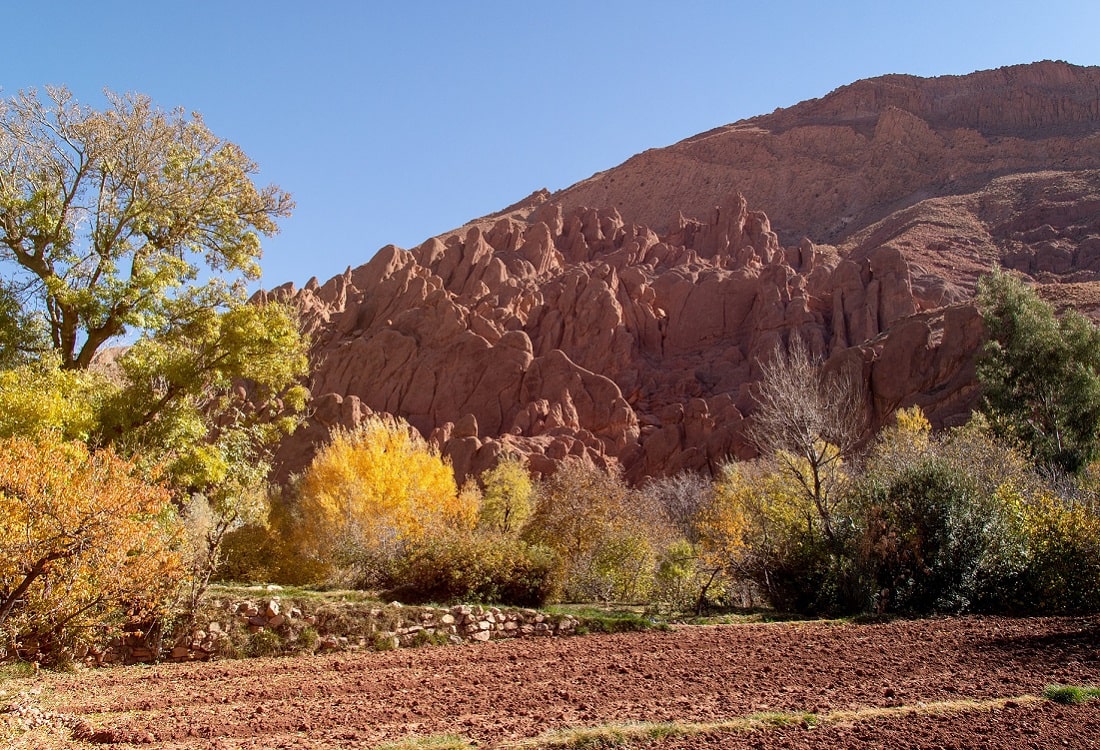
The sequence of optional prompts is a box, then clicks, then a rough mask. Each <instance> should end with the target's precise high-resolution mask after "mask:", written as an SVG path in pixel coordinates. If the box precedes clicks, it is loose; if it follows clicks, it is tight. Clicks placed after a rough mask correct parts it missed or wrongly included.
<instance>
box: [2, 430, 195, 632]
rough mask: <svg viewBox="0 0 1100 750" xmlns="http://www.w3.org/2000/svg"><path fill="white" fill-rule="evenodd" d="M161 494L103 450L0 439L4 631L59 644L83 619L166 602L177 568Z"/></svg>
mask: <svg viewBox="0 0 1100 750" xmlns="http://www.w3.org/2000/svg"><path fill="white" fill-rule="evenodd" d="M171 500H172V498H171V495H170V493H169V492H168V490H166V489H164V488H163V487H160V486H157V485H153V484H149V483H148V482H146V481H144V480H143V479H142V478H141V477H140V476H139V475H138V474H137V473H136V471H135V469H134V466H133V464H132V463H131V462H129V461H125V460H123V459H121V458H119V457H118V456H116V455H115V454H114V453H113V452H111V451H109V450H103V451H99V452H96V453H90V452H89V451H88V449H87V448H86V447H85V446H84V445H83V444H82V443H62V442H58V441H56V440H51V439H49V438H48V437H45V438H40V439H38V440H29V439H26V438H6V439H3V440H0V632H2V633H3V634H4V635H5V636H6V640H9V641H10V640H11V639H13V638H24V637H33V638H35V639H36V640H38V641H40V642H42V641H49V642H51V643H54V644H62V645H63V644H64V643H65V642H66V641H67V640H71V639H72V638H73V637H74V636H76V635H79V634H80V633H82V632H87V630H88V628H90V627H91V626H94V625H102V624H106V623H109V622H112V621H118V620H119V619H121V616H122V615H124V614H126V613H127V612H130V613H132V614H140V615H151V614H153V613H154V611H156V610H158V609H159V608H160V607H161V606H162V605H164V604H165V603H167V601H168V600H169V599H170V598H171V596H172V595H173V594H174V593H175V592H176V591H177V590H178V588H177V587H178V584H179V581H180V579H181V578H182V575H183V571H182V568H181V565H180V557H179V554H178V551H177V549H176V548H177V546H178V542H179V538H180V525H179V521H178V519H177V517H176V512H175V509H174V507H173V505H172V502H171ZM5 645H7V644H5Z"/></svg>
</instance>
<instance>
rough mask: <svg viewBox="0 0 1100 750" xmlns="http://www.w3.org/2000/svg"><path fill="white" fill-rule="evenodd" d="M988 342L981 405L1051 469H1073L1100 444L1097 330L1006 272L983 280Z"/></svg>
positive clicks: (981, 363) (999, 428) (981, 366)
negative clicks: (1058, 309) (1061, 311)
mask: <svg viewBox="0 0 1100 750" xmlns="http://www.w3.org/2000/svg"><path fill="white" fill-rule="evenodd" d="M978 306H979V308H980V309H981V313H982V318H983V319H984V321H985V325H986V329H987V332H988V340H987V342H986V345H985V347H984V349H983V350H982V353H981V355H980V357H979V360H978V365H977V374H978V381H979V382H980V383H981V386H982V402H981V408H982V411H983V412H984V413H985V414H986V415H987V416H988V418H989V420H990V424H991V426H992V427H993V429H994V431H995V432H996V433H997V434H998V435H1000V436H1002V437H1008V438H1013V439H1016V440H1019V441H1020V442H1021V443H1022V444H1023V445H1024V446H1025V447H1026V449H1027V450H1028V451H1029V452H1030V453H1031V456H1032V459H1033V460H1034V461H1035V462H1036V463H1037V464H1039V465H1040V466H1041V467H1043V468H1046V469H1054V470H1062V471H1066V472H1070V473H1075V472H1077V471H1078V470H1080V469H1081V468H1082V467H1084V466H1085V465H1087V464H1088V463H1089V462H1090V461H1091V460H1092V459H1093V458H1095V457H1096V456H1097V452H1098V448H1100V329H1097V327H1096V326H1095V325H1093V324H1092V323H1091V322H1090V321H1089V320H1088V319H1087V318H1085V317H1084V316H1083V315H1081V314H1080V313H1077V312H1076V311H1073V310H1070V311H1067V312H1066V313H1064V314H1063V315H1062V316H1061V317H1059V316H1057V315H1055V313H1054V309H1053V308H1052V307H1051V306H1050V304H1048V303H1047V302H1044V301H1043V300H1042V299H1040V297H1039V295H1038V294H1036V292H1035V291H1034V290H1033V289H1031V288H1029V287H1027V286H1025V285H1024V283H1023V282H1021V281H1020V280H1019V279H1017V278H1015V277H1013V276H1010V275H1009V274H1006V273H1004V272H1001V271H994V272H993V273H992V274H990V275H988V276H985V277H983V278H982V279H981V280H980V281H979V282H978Z"/></svg>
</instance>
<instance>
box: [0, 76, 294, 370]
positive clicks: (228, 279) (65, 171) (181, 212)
mask: <svg viewBox="0 0 1100 750" xmlns="http://www.w3.org/2000/svg"><path fill="white" fill-rule="evenodd" d="M46 93H47V96H46V98H45V100H44V101H43V100H42V99H40V98H39V96H38V95H37V93H36V92H33V91H31V92H23V93H20V94H19V95H18V96H16V97H14V98H13V99H10V100H8V101H5V102H0V262H3V263H4V264H5V266H6V267H7V271H8V272H7V273H6V277H7V278H6V281H7V287H8V288H7V289H6V290H5V291H6V294H5V296H15V297H17V298H18V299H20V301H21V302H22V306H23V309H24V311H30V312H33V313H35V314H36V315H37V316H39V319H40V320H41V322H42V323H43V324H44V326H43V327H44V330H45V333H46V336H45V342H43V341H42V340H41V339H40V337H37V336H27V337H24V339H23V340H22V341H21V342H20V344H21V345H22V346H25V347H40V346H41V345H42V344H43V343H45V344H46V345H47V346H48V347H49V348H51V349H53V350H54V351H56V352H57V353H58V355H59V357H60V360H61V363H62V366H63V367H65V368H67V369H73V368H86V367H88V365H89V364H90V363H91V362H92V358H93V357H94V356H95V354H96V352H97V351H99V350H100V349H101V348H102V347H103V345H104V344H105V343H107V342H108V341H110V340H111V339H113V338H116V337H119V336H122V335H124V334H127V333H133V332H143V331H161V330H164V329H166V328H172V327H173V326H175V325H177V324H184V323H186V322H187V321H188V320H189V318H190V317H191V315H192V314H193V313H194V311H195V310H197V309H209V308H218V307H224V306H226V305H230V304H233V303H235V302H239V301H241V300H242V298H243V295H244V286H243V283H242V282H243V281H245V280H250V279H256V278H258V277H259V272H260V271H259V265H258V259H259V256H260V240H259V236H260V235H261V234H264V235H270V234H273V233H274V232H275V231H276V230H277V226H276V223H275V220H276V219H277V218H278V217H281V216H286V215H287V214H289V212H290V210H291V208H292V207H293V203H292V201H291V199H290V196H289V195H288V194H287V193H285V192H283V191H282V190H280V189H279V188H278V187H275V186H268V187H265V188H258V187H257V186H256V185H255V184H254V183H253V181H252V177H253V175H255V174H256V172H257V171H258V168H257V166H256V164H255V163H254V162H253V161H252V160H251V159H249V158H248V157H247V156H246V155H245V154H244V152H243V151H242V150H241V149H240V148H239V147H237V146H236V145H234V144H233V143H230V142H229V141H226V140H224V139H222V138H219V137H218V136H216V135H214V134H213V133H212V132H210V130H209V129H208V128H207V127H206V125H205V124H204V122H203V120H202V118H201V117H200V116H199V115H197V114H192V115H190V116H187V115H186V114H185V113H184V112H183V111H182V110H178V109H177V110H173V111H171V112H165V111H162V110H160V109H158V108H157V107H155V106H154V105H153V103H152V102H151V101H150V100H149V98H148V97H145V96H141V95H137V94H127V95H118V94H113V93H110V92H108V93H107V101H108V106H107V107H106V108H105V109H104V110H102V111H99V110H96V109H92V108H89V107H86V106H82V105H80V104H78V103H76V102H75V101H74V100H73V97H72V95H71V94H70V93H69V91H68V90H66V89H64V88H52V87H51V88H47V90H46ZM13 317H16V318H17V317H18V316H11V315H8V316H4V317H3V319H4V320H9V321H10V320H12V319H13ZM9 338H10V336H9ZM0 341H3V340H2V339H0ZM5 343H7V342H5Z"/></svg>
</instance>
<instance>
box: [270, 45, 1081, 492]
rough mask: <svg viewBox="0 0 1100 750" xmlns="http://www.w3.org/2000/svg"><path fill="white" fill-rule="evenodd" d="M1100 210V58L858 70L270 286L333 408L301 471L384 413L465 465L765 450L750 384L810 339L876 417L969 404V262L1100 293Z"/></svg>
mask: <svg viewBox="0 0 1100 750" xmlns="http://www.w3.org/2000/svg"><path fill="white" fill-rule="evenodd" d="M592 206H602V207H595V208H594V207H592ZM677 207H678V208H680V209H681V210H680V211H673V210H672V209H673V208H677ZM761 209H763V210H761ZM765 212H766V213H765ZM769 216H770V217H773V218H775V217H779V220H778V221H777V227H776V228H775V229H773V226H772V221H771V220H769ZM1098 216H1100V69H1098V68H1076V67H1073V66H1069V65H1065V64H1061V63H1039V64H1036V65H1032V66H1021V67H1017V68H1006V69H1002V70H997V71H986V72H982V73H975V74H973V75H970V76H962V77H951V78H938V79H920V78H913V77H908V76H887V77H884V78H879V79H873V80H870V81H862V82H859V83H856V84H853V85H851V86H847V87H844V88H842V89H839V90H838V91H836V92H834V93H832V94H830V95H829V96H826V97H824V98H823V99H820V100H814V101H810V102H805V103H803V104H799V105H797V106H795V107H791V108H789V109H786V110H780V111H777V112H776V113H774V114H772V115H768V116H765V117H759V118H754V119H752V120H748V121H744V122H741V123H736V124H734V125H730V126H727V127H724V128H719V129H718V130H715V131H712V132H710V133H706V134H703V135H700V136H697V137H695V138H691V139H688V140H687V141H684V142H682V143H680V144H676V145H675V146H672V147H670V148H667V149H659V150H654V151H648V152H646V153H644V154H642V155H639V156H637V157H634V158H633V159H631V160H629V161H628V162H626V163H625V164H623V165H622V166H620V167H617V168H615V169H613V170H609V171H608V172H604V173H601V174H599V175H596V176H595V177H593V178H591V179H590V180H586V181H585V182H582V183H580V184H578V185H576V186H574V187H572V188H569V189H567V190H564V191H562V192H560V193H558V194H556V195H550V194H547V193H545V192H540V193H536V194H533V195H532V196H530V197H529V198H528V199H526V200H524V201H521V202H519V203H517V204H515V205H514V206H512V207H510V208H509V209H506V210H505V211H503V212H501V213H500V214H497V215H494V216H492V217H486V218H485V219H481V220H478V221H475V222H472V223H471V224H470V225H468V226H467V227H464V228H462V229H460V230H458V231H456V232H455V233H452V234H448V235H444V236H441V237H438V238H433V239H430V240H428V241H427V242H425V243H424V244H423V245H421V246H420V247H417V248H415V249H413V250H410V251H406V250H401V249H398V248H396V247H393V246H389V247H386V248H383V249H382V250H380V251H379V252H378V253H377V254H376V255H375V257H374V258H373V259H372V260H371V261H370V262H369V263H367V264H365V265H362V266H360V267H358V268H355V269H349V270H348V271H347V272H345V273H344V274H343V275H341V276H337V277H335V278H333V279H330V280H329V281H327V282H326V283H325V284H323V285H321V284H318V283H317V282H316V280H313V281H311V282H310V283H309V284H307V285H306V287H305V288H303V289H301V290H296V289H294V288H293V287H292V286H290V285H287V286H284V287H280V288H278V289H275V290H272V291H271V292H267V293H265V296H270V297H273V298H278V299H288V300H291V301H293V302H294V303H295V304H296V305H298V306H299V307H300V308H301V310H302V311H303V316H304V321H305V327H306V330H307V332H308V333H309V334H310V335H311V336H312V339H313V362H314V369H313V382H312V390H313V393H314V397H315V402H314V414H313V417H312V419H311V422H310V424H308V425H307V427H306V428H305V429H303V430H301V431H299V432H298V433H296V434H295V435H294V436H292V437H291V438H290V439H288V440H287V442H286V443H285V444H284V445H283V446H282V448H281V450H280V453H279V456H278V457H277V459H278V461H279V463H280V472H281V476H283V477H285V476H286V475H287V474H288V473H290V472H293V471H297V470H300V469H301V468H302V467H304V466H305V465H306V463H307V462H308V460H309V458H310V457H311V455H312V452H313V450H314V449H315V447H316V445H318V444H319V443H320V442H321V441H323V439H324V437H325V435H327V432H328V430H329V429H330V428H331V427H332V426H334V425H337V424H341V425H354V424H356V423H357V422H358V421H359V420H361V419H362V418H363V416H364V415H366V414H369V413H370V412H371V411H382V412H389V413H393V414H396V415H399V416H402V417H404V418H405V419H407V420H408V421H409V422H411V423H412V424H413V425H414V426H415V427H416V428H417V429H419V430H420V431H421V432H423V433H424V434H425V435H426V436H430V438H431V439H432V440H433V441H435V442H436V443H437V444H439V445H440V446H441V447H442V448H443V449H444V451H445V453H447V454H448V455H449V456H450V457H451V459H452V461H453V462H454V466H455V469H456V472H457V473H458V474H459V475H465V474H467V473H469V472H477V471H480V470H482V469H485V468H487V467H489V466H491V465H493V464H494V463H495V461H496V460H497V458H498V457H499V456H500V455H501V454H502V453H504V452H509V451H514V452H519V453H522V454H524V455H527V456H529V457H530V462H531V467H532V468H533V470H534V471H536V472H538V473H543V474H545V473H550V472H552V471H553V470H554V469H555V468H556V466H557V465H558V464H559V463H560V462H561V461H563V460H566V459H567V458H569V457H575V458H579V459H584V460H588V461H592V462H595V463H597V464H600V465H611V464H619V465H621V466H622V467H623V468H624V469H625V470H626V472H627V476H628V477H629V478H630V479H632V480H634V481H640V480H641V479H643V478H644V477H646V476H649V475H654V474H668V473H675V472H676V471H679V470H681V469H697V470H704V471H706V470H713V469H714V468H715V467H716V466H717V465H718V464H719V463H720V462H722V461H723V460H726V459H727V458H728V457H746V456H749V455H752V450H751V448H750V447H749V446H748V445H747V444H746V441H745V438H744V428H745V425H746V420H748V419H751V412H752V408H753V400H752V396H751V386H752V383H753V382H754V381H755V379H756V378H757V377H758V376H759V372H760V363H761V361H764V360H766V359H767V358H768V357H769V356H771V354H772V352H773V351H775V349H776V347H777V346H782V345H784V344H785V343H786V342H787V341H789V340H790V338H791V337H792V336H796V335H797V336H799V337H801V338H802V340H803V341H805V342H806V343H807V344H808V345H809V347H810V349H811V350H812V351H813V352H814V353H816V354H818V355H820V356H821V357H823V358H824V359H826V360H827V366H828V367H830V368H840V369H845V370H847V371H848V372H850V373H851V374H852V375H854V376H856V377H858V378H859V379H860V380H862V381H863V382H864V383H865V384H866V385H867V403H866V409H867V411H868V415H869V416H870V418H871V423H872V425H879V424H881V423H882V422H883V421H884V420H885V419H886V418H887V417H888V416H889V414H890V413H891V412H892V411H893V410H894V409H895V408H897V407H899V406H905V405H910V404H919V405H921V406H922V407H923V408H924V409H925V411H926V413H927V414H928V415H929V417H930V418H931V420H932V422H933V424H936V425H945V424H952V423H957V422H961V421H963V420H965V418H966V415H967V413H968V412H969V409H970V408H971V406H972V405H973V403H974V400H975V398H976V396H977V392H976V386H975V383H974V376H973V357H974V354H975V353H976V351H977V350H978V349H979V347H980V344H981V338H982V326H981V321H980V318H979V316H978V314H977V312H976V310H975V309H974V308H973V306H972V305H971V304H969V303H968V300H969V299H970V297H971V295H972V293H973V286H974V282H975V280H976V278H977V276H978V275H979V274H980V273H981V272H983V271H985V270H987V269H989V268H990V267H992V266H993V265H995V264H1001V265H1002V266H1005V267H1007V268H1011V269H1015V270H1018V271H1020V272H1022V273H1025V274H1029V275H1031V276H1032V277H1033V278H1035V279H1036V280H1038V281H1041V282H1043V283H1047V284H1051V285H1057V288H1058V289H1059V290H1062V291H1063V293H1062V294H1061V295H1052V296H1056V297H1058V298H1060V299H1062V300H1063V301H1065V302H1068V303H1073V304H1078V305H1080V306H1082V307H1085V308H1087V309H1091V308H1090V305H1094V304H1095V301H1096V300H1100V294H1097V293H1096V292H1097V290H1098V289H1100V284H1098V282H1100V221H1098V219H1097V217H1098ZM1070 282H1072V283H1070ZM1094 285H1095V286H1096V288H1094ZM1065 290H1071V291H1069V292H1066V291H1065Z"/></svg>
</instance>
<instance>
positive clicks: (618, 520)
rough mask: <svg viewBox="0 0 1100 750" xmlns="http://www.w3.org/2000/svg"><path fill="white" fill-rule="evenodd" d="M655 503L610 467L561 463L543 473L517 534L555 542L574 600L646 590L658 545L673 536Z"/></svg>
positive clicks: (638, 594) (632, 595)
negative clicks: (530, 509) (523, 525)
mask: <svg viewBox="0 0 1100 750" xmlns="http://www.w3.org/2000/svg"><path fill="white" fill-rule="evenodd" d="M672 537H673V534H672V532H671V529H670V528H669V527H668V526H667V524H665V523H664V519H663V518H662V517H661V514H660V510H659V509H658V508H656V507H654V506H652V505H650V504H648V503H646V502H644V498H643V497H642V496H641V495H639V494H637V493H635V492H633V491H632V490H631V489H630V488H629V487H628V486H627V484H626V482H624V481H623V478H622V476H621V474H620V473H619V472H618V471H615V470H608V469H603V468H600V467H596V466H592V465H590V464H587V463H582V462H579V461H578V462H571V463H566V464H564V465H563V466H562V467H560V468H559V469H558V470H557V471H556V472H555V473H554V474H552V475H551V476H549V477H547V478H546V479H544V480H542V481H541V482H540V483H539V485H538V487H537V490H536V503H535V511H534V513H533V514H532V516H531V518H530V520H529V521H528V524H527V528H526V529H525V531H524V538H525V539H527V540H528V541H530V542H532V543H534V544H539V545H543V546H545V547H548V548H550V549H552V550H554V551H555V552H556V553H557V555H558V556H559V558H560V560H561V565H562V571H561V572H562V580H563V593H564V595H565V596H566V597H567V598H569V599H573V600H588V601H600V600H603V601H606V600H611V599H616V600H637V599H641V598H645V597H646V596H648V594H649V591H650V589H651V588H652V586H653V582H654V572H655V569H656V565H657V561H658V557H659V555H660V552H661V551H662V549H663V548H664V546H665V545H666V544H668V543H669V542H671V541H672Z"/></svg>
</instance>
